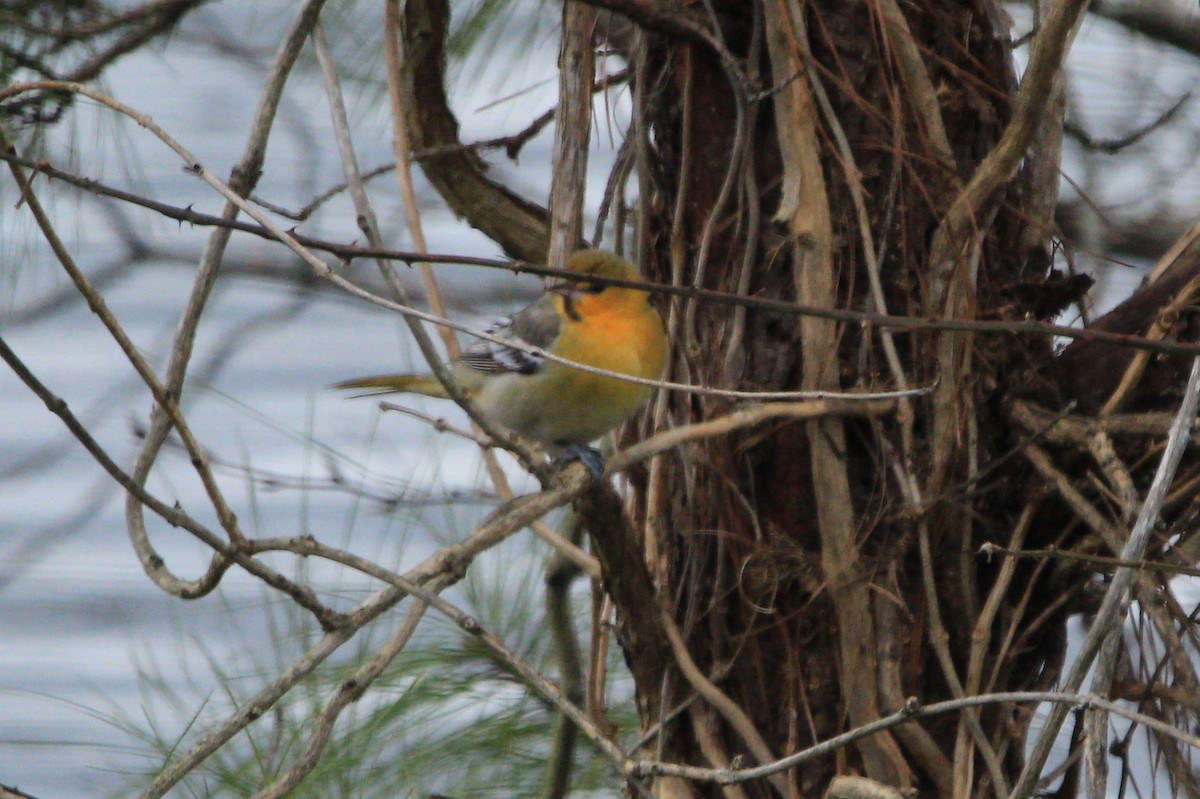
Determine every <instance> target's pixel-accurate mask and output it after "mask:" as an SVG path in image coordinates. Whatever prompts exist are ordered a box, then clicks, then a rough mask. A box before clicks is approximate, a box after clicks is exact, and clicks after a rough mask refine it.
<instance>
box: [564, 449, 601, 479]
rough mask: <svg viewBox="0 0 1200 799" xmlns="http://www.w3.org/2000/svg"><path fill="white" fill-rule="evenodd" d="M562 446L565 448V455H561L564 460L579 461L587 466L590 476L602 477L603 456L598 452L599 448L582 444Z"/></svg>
mask: <svg viewBox="0 0 1200 799" xmlns="http://www.w3.org/2000/svg"><path fill="white" fill-rule="evenodd" d="M564 446H565V447H566V450H567V453H566V455H564V456H563V461H564V462H569V461H579V462H580V463H582V464H583V465H584V466H585V467H586V468H587V470H588V471H589V472H590V473H591V475H592V477H594V478H596V479H597V480H603V479H604V456H603V455H601V454H600V450H598V449H596V448H595V447H588V446H584V445H583V444H565V445H564Z"/></svg>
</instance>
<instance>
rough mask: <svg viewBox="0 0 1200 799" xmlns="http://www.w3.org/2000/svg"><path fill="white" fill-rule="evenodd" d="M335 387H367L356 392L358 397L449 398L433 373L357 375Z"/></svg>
mask: <svg viewBox="0 0 1200 799" xmlns="http://www.w3.org/2000/svg"><path fill="white" fill-rule="evenodd" d="M333 387H334V388H361V389H366V390H365V391H362V392H361V393H358V394H355V395H354V396H356V397H374V396H378V395H380V394H400V393H408V394H424V395H425V396H427V397H438V398H440V399H449V398H450V395H449V394H447V393H446V389H445V388H443V387H442V384H441V383H439V382H438V381H437V378H436V377H434V376H433V375H375V376H373V377H356V378H354V379H353V380H343V381H341V382H340V383H334V384H333Z"/></svg>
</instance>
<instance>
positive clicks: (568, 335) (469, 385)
mask: <svg viewBox="0 0 1200 799" xmlns="http://www.w3.org/2000/svg"><path fill="white" fill-rule="evenodd" d="M566 268H567V270H568V271H571V272H575V273H576V274H579V275H581V276H584V275H595V276H596V277H607V278H616V279H620V280H640V276H639V275H638V272H637V269H636V268H634V266H633V265H632V264H630V263H628V262H627V261H625V260H624V259H622V258H620V257H619V256H617V255H615V254H613V253H610V252H605V251H603V250H580V251H579V252H576V253H574V254H573V255H571V257H570V258H568V259H567V264H566ZM649 300H650V297H649V295H648V294H647V293H646V292H644V291H639V290H638V289H634V288H625V287H621V286H609V285H605V284H602V283H589V282H588V281H586V280H578V281H575V280H566V279H562V280H560V281H556V282H550V281H548V282H547V289H546V294H545V295H543V296H542V297H541V298H540V299H538V301H537V302H535V303H533V304H532V305H530V306H528V307H527V308H525V309H523V310H521V311H519V312H517V313H516V314H514V315H513V316H510V317H505V318H503V319H500V320H499V321H497V322H496V323H495V324H494V325H492V326H491V327H489V328H488V329H487V332H488V333H491V334H493V335H495V336H497V337H499V338H501V339H503V340H505V341H511V342H513V343H514V344H517V343H521V342H524V343H525V344H529V345H532V346H534V347H538V348H541V349H544V350H546V351H547V352H550V353H552V354H554V355H557V356H559V357H561V358H566V359H567V360H571V361H575V362H578V363H581V364H586V365H588V366H593V367H596V368H599V369H604V370H606V371H610V372H616V373H618V374H623V375H630V376H631V377H640V378H647V379H655V378H658V377H659V376H660V375H662V372H663V369H664V367H665V366H666V362H667V335H666V331H665V330H664V328H663V322H662V317H661V316H659V314H658V311H656V310H655V309H654V307H653V306H652V305H651V304H650V301H649ZM451 369H452V372H453V374H454V377H455V379H456V380H457V381H458V383H459V385H461V386H462V387H463V388H464V389H465V390H466V391H467V393H468V394H469V395H470V396H471V397H472V399H474V400H475V402H476V403H478V405H479V407H480V409H482V410H483V412H484V413H485V414H487V415H488V417H490V418H491V419H494V420H495V421H497V422H499V423H500V424H501V425H503V426H504V427H506V428H508V429H509V430H513V431H515V432H516V433H518V434H520V435H521V436H522V437H524V438H527V439H530V440H532V441H536V442H539V443H542V444H549V445H551V446H554V447H561V448H563V449H566V450H568V451H569V452H571V453H572V454H574V455H575V456H577V457H579V458H580V460H582V461H583V462H584V464H585V465H586V466H587V467H588V468H589V469H590V470H591V471H592V472H593V473H594V474H597V475H599V474H600V473H601V471H602V468H601V466H602V464H601V462H600V460H599V454H598V453H596V451H595V450H592V449H590V448H588V447H587V445H588V444H589V443H591V442H593V441H595V440H596V439H598V438H599V437H600V436H602V435H604V434H605V433H607V432H608V431H609V430H612V429H613V428H614V427H616V426H617V425H619V424H620V423H621V422H623V421H625V420H626V419H628V418H629V417H630V416H632V415H633V414H634V413H635V412H637V410H638V408H640V407H641V406H642V404H643V403H644V402H645V401H646V398H647V397H649V396H650V392H651V391H652V389H651V388H650V387H649V386H645V385H639V384H636V383H630V382H628V381H624V380H620V379H618V378H614V377H605V376H602V375H597V374H592V373H590V372H584V371H581V370H579V369H575V368H573V367H570V366H567V365H565V364H562V363H559V362H557V361H551V360H547V359H545V358H542V357H539V356H537V355H534V354H532V353H529V352H525V351H523V350H521V349H518V348H517V347H513V346H506V345H504V344H498V343H496V342H492V341H485V340H480V341H477V342H475V343H474V344H472V345H471V346H470V347H469V348H468V349H467V350H466V351H465V352H463V353H462V355H460V356H459V357H458V358H456V359H454V361H453V362H452V363H451ZM336 387H337V388H356V389H357V388H366V389H375V391H371V392H370V393H371V394H387V393H393V392H411V393H416V394H424V395H426V396H430V397H441V398H448V396H449V395H448V394H447V393H446V390H445V389H444V388H443V387H442V385H441V384H440V383H438V381H437V379H436V378H435V377H434V376H433V375H431V374H422V375H414V374H401V375H379V376H376V377H364V378H359V379H356V380H346V381H344V382H341V383H337V384H336Z"/></svg>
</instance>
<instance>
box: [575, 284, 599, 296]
mask: <svg viewBox="0 0 1200 799" xmlns="http://www.w3.org/2000/svg"><path fill="white" fill-rule="evenodd" d="M604 289H605V286H604V284H596V283H580V284H579V290H580V291H582V292H583V293H584V294H599V293H600V292H602V291H604Z"/></svg>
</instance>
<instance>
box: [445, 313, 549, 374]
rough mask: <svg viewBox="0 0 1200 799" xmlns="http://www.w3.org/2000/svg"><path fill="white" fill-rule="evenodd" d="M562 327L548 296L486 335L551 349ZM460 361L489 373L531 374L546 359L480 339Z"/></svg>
mask: <svg viewBox="0 0 1200 799" xmlns="http://www.w3.org/2000/svg"><path fill="white" fill-rule="evenodd" d="M560 325H561V320H560V318H559V315H558V312H557V311H556V310H555V308H554V301H553V298H552V297H550V296H549V295H547V296H545V297H542V298H541V299H540V300H538V301H537V302H535V303H533V304H532V305H530V306H529V307H527V308H525V309H523V310H521V311H519V312H517V313H516V314H514V315H512V316H506V317H504V318H503V319H499V320H497V321H496V323H495V324H493V325H492V326H491V327H489V328H488V329H487V332H488V333H491V334H492V335H495V336H499V337H500V338H502V339H505V340H508V341H513V342H518V343H523V344H529V345H532V346H534V347H538V348H540V349H550V347H551V346H552V345H553V344H554V340H555V339H556V338H558V332H559V327H560ZM459 361H460V362H462V363H463V364H464V365H465V366H467V367H469V368H471V369H473V370H475V371H479V372H485V373H488V374H502V373H506V372H516V373H517V374H523V375H532V374H535V373H537V372H538V370H540V369H541V368H542V365H543V363H544V362H545V358H542V357H541V356H539V355H534V354H533V353H530V352H525V351H523V350H521V349H519V348H517V347H511V346H506V345H504V344H499V343H497V342H494V341H486V340H483V339H480V340H479V341H476V342H475V343H474V344H472V345H471V346H470V347H468V348H467V349H466V351H465V352H463V354H462V355H460V356H459Z"/></svg>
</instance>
